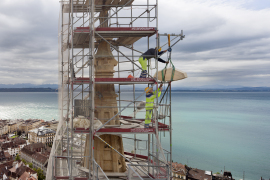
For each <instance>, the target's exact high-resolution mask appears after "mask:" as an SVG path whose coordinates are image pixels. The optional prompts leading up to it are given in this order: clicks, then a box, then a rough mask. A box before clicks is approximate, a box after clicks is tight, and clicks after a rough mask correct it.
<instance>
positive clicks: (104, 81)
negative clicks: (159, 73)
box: [69, 77, 156, 85]
mask: <svg viewBox="0 0 270 180" xmlns="http://www.w3.org/2000/svg"><path fill="white" fill-rule="evenodd" d="M94 79H95V83H96V84H134V83H136V84H154V83H155V82H156V81H155V79H153V78H94ZM69 83H73V84H74V85H79V84H89V83H90V78H80V77H78V78H74V80H73V81H72V80H70V82H69Z"/></svg>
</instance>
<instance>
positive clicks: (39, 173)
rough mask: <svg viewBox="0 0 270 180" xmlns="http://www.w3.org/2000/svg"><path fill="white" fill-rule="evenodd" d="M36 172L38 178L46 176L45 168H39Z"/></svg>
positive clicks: (42, 179)
mask: <svg viewBox="0 0 270 180" xmlns="http://www.w3.org/2000/svg"><path fill="white" fill-rule="evenodd" d="M36 172H37V175H38V180H44V179H45V178H46V177H45V176H44V174H43V170H42V169H40V168H38V169H37V171H36Z"/></svg>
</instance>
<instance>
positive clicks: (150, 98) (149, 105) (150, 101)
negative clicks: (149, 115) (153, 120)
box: [145, 88, 161, 110]
mask: <svg viewBox="0 0 270 180" xmlns="http://www.w3.org/2000/svg"><path fill="white" fill-rule="evenodd" d="M156 94H157V91H154V92H153V93H146V104H145V109H146V110H151V109H153V107H154V101H155V98H157V96H156ZM160 95H161V91H160V90H159V88H158V97H159V96H160Z"/></svg>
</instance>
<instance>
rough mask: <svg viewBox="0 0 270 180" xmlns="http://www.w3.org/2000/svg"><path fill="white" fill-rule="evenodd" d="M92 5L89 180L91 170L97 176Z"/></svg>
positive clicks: (91, 13) (91, 3)
mask: <svg viewBox="0 0 270 180" xmlns="http://www.w3.org/2000/svg"><path fill="white" fill-rule="evenodd" d="M89 4H90V8H89V27H90V31H89V32H90V34H89V37H90V39H89V61H88V62H89V77H90V81H89V87H90V88H89V91H90V92H89V93H91V96H90V102H91V104H90V124H91V128H89V130H90V133H89V135H90V138H89V140H90V143H89V146H90V147H89V149H90V153H89V156H90V157H89V161H90V162H89V180H90V179H91V175H90V174H91V168H92V171H93V173H92V175H93V178H92V179H94V176H95V168H94V164H95V157H94V125H93V124H94V107H95V102H94V99H95V78H94V77H95V69H94V61H95V55H94V47H95V46H94V45H95V44H94V43H95V24H94V15H95V9H94V7H95V4H94V0H91V2H90V3H89Z"/></svg>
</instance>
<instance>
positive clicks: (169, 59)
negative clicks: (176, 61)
mask: <svg viewBox="0 0 270 180" xmlns="http://www.w3.org/2000/svg"><path fill="white" fill-rule="evenodd" d="M168 46H169V48H168V52H169V58H168V61H169V62H170V63H171V65H172V75H171V81H173V77H174V72H175V67H174V65H173V63H172V59H171V53H172V49H171V40H170V34H168ZM168 64H169V63H167V64H166V66H165V68H164V69H163V70H162V71H161V74H162V81H165V76H166V72H167V66H168Z"/></svg>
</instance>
